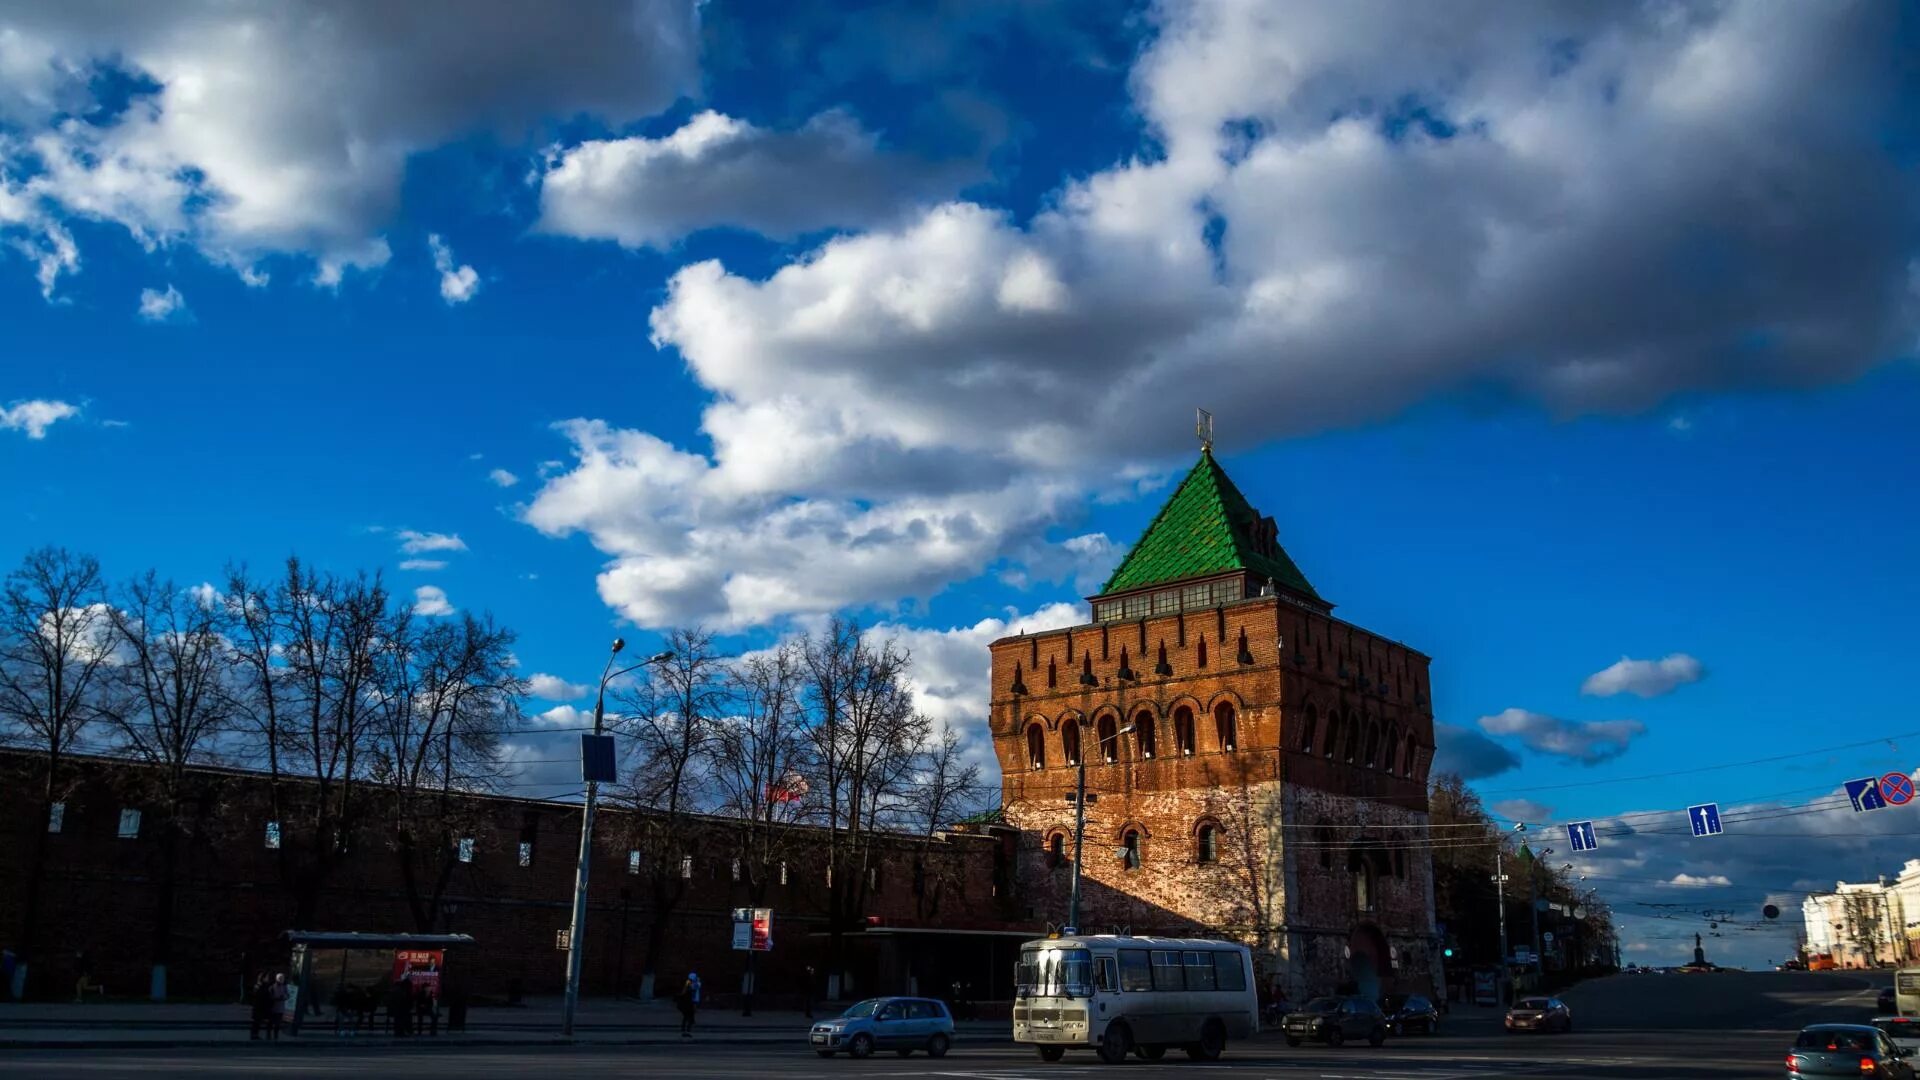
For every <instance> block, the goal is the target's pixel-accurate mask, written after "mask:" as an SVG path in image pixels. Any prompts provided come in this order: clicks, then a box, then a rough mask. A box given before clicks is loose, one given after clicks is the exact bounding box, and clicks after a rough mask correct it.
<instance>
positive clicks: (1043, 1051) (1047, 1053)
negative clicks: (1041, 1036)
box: [1033, 1046, 1067, 1061]
mask: <svg viewBox="0 0 1920 1080" xmlns="http://www.w3.org/2000/svg"><path fill="white" fill-rule="evenodd" d="M1033 1052H1034V1053H1036V1054H1039V1055H1040V1060H1041V1061H1059V1060H1060V1059H1061V1058H1063V1057H1066V1056H1067V1048H1066V1047H1064V1046H1036V1047H1034V1048H1033Z"/></svg>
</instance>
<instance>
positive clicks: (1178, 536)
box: [1100, 450, 1320, 600]
mask: <svg viewBox="0 0 1920 1080" xmlns="http://www.w3.org/2000/svg"><path fill="white" fill-rule="evenodd" d="M1260 520H1261V518H1260V513H1259V511H1257V510H1255V509H1254V508H1253V507H1252V506H1251V505H1250V504H1249V503H1248V502H1247V497H1246V496H1244V495H1242V494H1240V489H1239V488H1237V487H1234V486H1233V481H1232V480H1229V479H1228V478H1227V474H1226V472H1225V470H1223V469H1221V468H1220V463H1219V462H1217V461H1215V460H1213V452H1212V451H1210V450H1203V451H1201V453H1200V461H1199V462H1198V463H1197V464H1195V465H1194V467H1193V471H1192V472H1189V473H1188V474H1187V478H1186V479H1185V480H1182V481H1180V486H1179V487H1178V488H1175V489H1174V492H1173V496H1172V497H1171V498H1169V499H1168V500H1167V504H1166V505H1165V506H1163V507H1161V508H1160V513H1159V515H1158V516H1156V517H1155V518H1154V519H1153V524H1151V525H1148V526H1147V531H1146V534H1145V535H1143V536H1141V537H1140V539H1139V541H1138V542H1137V543H1135V544H1134V545H1133V550H1131V551H1129V552H1127V557H1126V558H1124V559H1122V560H1120V565H1119V567H1118V568H1116V569H1115V570H1114V572H1113V576H1112V577H1110V578H1108V579H1107V584H1106V587H1105V588H1103V589H1101V590H1100V592H1101V595H1103V596H1104V595H1106V594H1109V593H1116V592H1129V591H1131V590H1134V589H1142V588H1146V587H1147V586H1149V585H1163V584H1167V583H1170V582H1175V581H1184V580H1186V579H1188V578H1197V577H1206V576H1209V575H1212V574H1224V573H1226V572H1228V571H1230V570H1246V571H1249V572H1251V573H1252V574H1253V575H1254V576H1255V577H1256V578H1261V579H1266V578H1272V579H1273V581H1274V583H1275V584H1277V585H1279V586H1281V587H1282V588H1286V589H1290V590H1292V591H1293V592H1296V593H1299V594H1302V595H1304V596H1308V597H1312V598H1313V599H1315V600H1318V599H1320V594H1319V593H1316V592H1314V591H1313V586H1312V585H1310V584H1308V583H1307V578H1306V575H1305V574H1302V573H1301V572H1300V568H1299V567H1297V566H1295V565H1294V564H1293V560H1292V559H1290V558H1288V557H1287V553H1286V551H1284V550H1283V549H1282V548H1281V547H1280V546H1279V544H1277V543H1276V544H1275V545H1274V546H1273V552H1272V554H1271V555H1268V554H1265V553H1262V552H1261V551H1260V550H1259V545H1258V543H1257V542H1256V540H1255V536H1256V535H1257V533H1258V529H1259V523H1260Z"/></svg>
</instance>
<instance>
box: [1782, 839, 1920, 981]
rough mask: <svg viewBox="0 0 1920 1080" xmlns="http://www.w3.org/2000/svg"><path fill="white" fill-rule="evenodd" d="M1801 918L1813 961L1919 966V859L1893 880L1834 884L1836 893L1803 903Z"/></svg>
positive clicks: (1811, 897) (1840, 964) (1841, 964)
mask: <svg viewBox="0 0 1920 1080" xmlns="http://www.w3.org/2000/svg"><path fill="white" fill-rule="evenodd" d="M1800 917H1801V919H1802V920H1803V921H1804V923H1805V935H1806V954H1807V955H1808V956H1809V957H1815V956H1827V957H1832V958H1833V962H1834V964H1835V965H1836V966H1838V967H1841V968H1873V967H1890V966H1894V965H1902V964H1908V963H1912V962H1915V961H1920V859H1909V860H1907V863H1906V865H1905V866H1904V867H1902V868H1901V870H1900V874H1899V876H1898V877H1895V878H1893V879H1892V880H1888V879H1887V878H1886V877H1884V876H1882V877H1881V878H1879V879H1878V880H1877V881H1871V882H1845V881H1840V882H1835V883H1834V888H1833V891H1832V892H1828V893H1813V894H1811V895H1809V896H1808V897H1807V898H1806V899H1804V900H1802V901H1801V903H1800Z"/></svg>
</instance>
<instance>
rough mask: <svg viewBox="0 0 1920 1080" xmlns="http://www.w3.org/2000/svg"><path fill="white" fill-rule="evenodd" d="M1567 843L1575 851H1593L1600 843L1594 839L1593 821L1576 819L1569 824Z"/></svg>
mask: <svg viewBox="0 0 1920 1080" xmlns="http://www.w3.org/2000/svg"><path fill="white" fill-rule="evenodd" d="M1567 843H1568V844H1569V845H1571V846H1572V848H1573V850H1575V851H1592V850H1593V849H1594V848H1597V847H1599V846H1600V845H1599V844H1598V843H1596V842H1595V841H1594V837H1593V822H1591V821H1576V822H1573V823H1572V824H1570V825H1568V826H1567Z"/></svg>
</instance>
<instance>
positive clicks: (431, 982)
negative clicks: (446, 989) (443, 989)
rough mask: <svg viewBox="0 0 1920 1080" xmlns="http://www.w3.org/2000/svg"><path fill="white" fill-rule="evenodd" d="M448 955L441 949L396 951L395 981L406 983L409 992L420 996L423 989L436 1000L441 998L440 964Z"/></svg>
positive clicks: (394, 962)
mask: <svg viewBox="0 0 1920 1080" xmlns="http://www.w3.org/2000/svg"><path fill="white" fill-rule="evenodd" d="M445 957H446V953H445V952H443V951H442V950H440V949H395V950H394V953H393V981H394V982H404V983H406V984H407V986H408V992H409V993H411V994H418V993H419V992H420V988H421V987H423V986H424V987H426V988H427V993H429V994H431V995H432V996H434V997H435V998H438V997H439V996H440V963H441V961H442V960H444V959H445Z"/></svg>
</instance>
